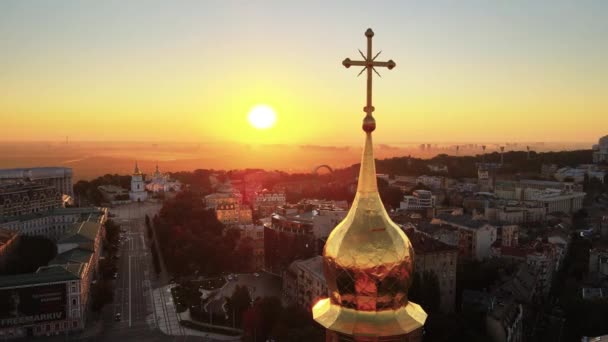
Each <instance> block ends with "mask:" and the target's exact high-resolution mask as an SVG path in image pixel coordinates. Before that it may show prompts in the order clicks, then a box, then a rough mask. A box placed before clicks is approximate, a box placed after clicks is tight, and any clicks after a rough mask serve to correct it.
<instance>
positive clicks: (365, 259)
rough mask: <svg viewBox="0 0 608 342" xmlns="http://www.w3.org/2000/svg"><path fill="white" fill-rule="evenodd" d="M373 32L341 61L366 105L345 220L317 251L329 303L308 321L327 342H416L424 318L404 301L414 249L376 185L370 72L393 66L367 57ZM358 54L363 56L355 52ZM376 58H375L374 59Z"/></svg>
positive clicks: (417, 308) (320, 305) (319, 305)
mask: <svg viewBox="0 0 608 342" xmlns="http://www.w3.org/2000/svg"><path fill="white" fill-rule="evenodd" d="M373 35H374V33H373V31H372V30H371V29H368V30H367V31H366V32H365V36H366V37H367V57H366V56H364V58H365V60H364V61H351V60H350V59H348V58H347V59H346V60H344V62H343V64H344V66H346V67H347V68H348V67H350V66H351V65H359V66H363V67H364V69H363V70H362V71H361V72H363V71H365V70H367V106H366V107H365V108H364V111H365V112H366V116H365V118H364V119H363V131H364V132H365V146H364V149H363V156H362V160H361V169H360V170H359V181H358V185H357V194H356V196H355V199H354V201H353V205H352V206H351V208H350V210H349V212H348V215H347V216H346V218H344V220H343V221H342V222H340V223H339V224H338V225H337V226H336V228H334V230H333V231H332V233H331V234H330V236H329V238H328V239H327V243H326V244H325V249H324V251H323V272H324V274H325V279H326V280H327V287H328V289H329V298H326V299H322V300H320V301H319V302H317V303H316V304H315V305H314V307H313V316H314V319H315V320H316V321H317V322H318V323H319V324H321V325H322V326H324V327H325V328H326V329H327V331H326V341H327V342H341V341H361V342H379V341H407V342H413V341H416V342H418V341H421V340H422V327H423V325H424V322H425V321H426V318H427V314H426V313H425V312H424V310H423V309H422V308H421V307H420V306H419V305H418V304H415V303H413V302H411V301H409V300H408V290H409V287H410V285H411V282H412V278H413V272H414V250H413V248H412V244H411V243H410V241H409V239H408V238H407V236H406V235H405V233H404V232H403V231H402V230H401V228H400V227H399V226H398V225H397V224H395V223H394V222H393V221H392V220H391V219H390V217H389V216H388V214H387V212H386V209H385V208H384V205H383V204H382V200H381V199H380V194H379V193H378V184H377V180H376V166H375V161H374V152H373V146H372V132H373V131H374V130H375V128H376V121H375V119H374V117H373V116H372V112H373V111H374V107H373V106H372V96H371V95H372V94H371V83H372V82H371V78H372V71H374V72H375V69H374V67H376V66H378V67H388V69H389V70H390V69H392V68H394V67H395V62H393V61H391V60H389V61H388V62H376V61H375V57H372V52H371V45H372V44H371V41H372V37H373ZM361 54H362V55H363V53H361ZM376 57H377V55H376Z"/></svg>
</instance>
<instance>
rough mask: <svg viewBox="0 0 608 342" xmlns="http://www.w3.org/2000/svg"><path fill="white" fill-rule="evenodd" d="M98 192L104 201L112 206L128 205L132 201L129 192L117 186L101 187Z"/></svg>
mask: <svg viewBox="0 0 608 342" xmlns="http://www.w3.org/2000/svg"><path fill="white" fill-rule="evenodd" d="M97 190H99V192H100V193H101V196H102V197H103V199H104V201H106V202H108V203H111V204H119V203H127V202H129V201H130V198H129V191H128V190H127V189H124V188H121V187H119V186H116V185H100V186H98V187H97Z"/></svg>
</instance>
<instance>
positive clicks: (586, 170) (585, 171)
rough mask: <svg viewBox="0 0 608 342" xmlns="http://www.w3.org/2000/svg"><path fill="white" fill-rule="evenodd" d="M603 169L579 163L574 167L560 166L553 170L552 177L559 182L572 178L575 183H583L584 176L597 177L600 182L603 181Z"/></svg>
mask: <svg viewBox="0 0 608 342" xmlns="http://www.w3.org/2000/svg"><path fill="white" fill-rule="evenodd" d="M605 175H606V173H605V172H604V171H601V170H598V168H597V166H596V165H580V166H578V167H576V168H573V167H562V168H561V169H558V170H557V171H555V174H554V177H555V179H557V180H558V181H560V182H564V181H566V179H572V181H573V182H575V183H583V182H584V181H585V177H587V178H589V179H592V178H595V179H598V180H599V181H600V182H602V183H603V182H604V176H605Z"/></svg>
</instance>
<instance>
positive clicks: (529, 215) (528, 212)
mask: <svg viewBox="0 0 608 342" xmlns="http://www.w3.org/2000/svg"><path fill="white" fill-rule="evenodd" d="M484 216H485V219H486V220H489V221H501V222H507V223H511V224H523V223H536V222H543V221H545V220H546V218H547V208H546V207H544V206H542V205H541V204H539V203H537V202H519V201H488V206H487V207H486V208H485V210H484Z"/></svg>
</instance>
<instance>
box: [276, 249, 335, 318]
mask: <svg viewBox="0 0 608 342" xmlns="http://www.w3.org/2000/svg"><path fill="white" fill-rule="evenodd" d="M283 292H284V293H285V296H286V299H287V301H288V302H289V303H291V304H295V305H297V306H299V307H301V308H303V309H306V310H308V311H310V310H311V308H312V307H313V305H314V304H315V303H316V302H317V301H318V300H319V299H321V298H327V296H328V295H329V291H328V289H327V283H326V281H325V276H324V275H323V257H322V256H316V257H314V258H310V259H306V260H296V261H294V262H292V263H291V265H289V268H288V269H287V271H285V272H284V275H283Z"/></svg>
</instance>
